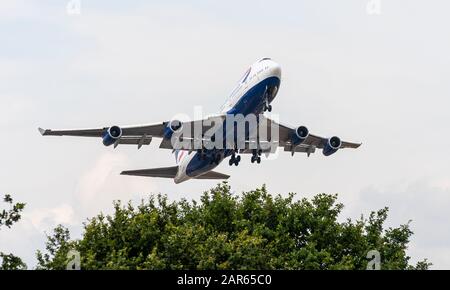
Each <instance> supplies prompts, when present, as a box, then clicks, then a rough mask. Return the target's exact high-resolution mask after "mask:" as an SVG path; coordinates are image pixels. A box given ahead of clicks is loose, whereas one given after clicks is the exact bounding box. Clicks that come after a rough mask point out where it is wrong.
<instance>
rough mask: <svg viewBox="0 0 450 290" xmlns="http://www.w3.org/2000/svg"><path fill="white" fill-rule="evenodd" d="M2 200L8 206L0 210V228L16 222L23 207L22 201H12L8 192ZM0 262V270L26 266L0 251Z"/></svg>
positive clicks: (19, 268)
mask: <svg viewBox="0 0 450 290" xmlns="http://www.w3.org/2000/svg"><path fill="white" fill-rule="evenodd" d="M3 201H4V203H6V205H7V207H9V208H8V209H3V210H2V211H0V230H1V228H2V226H6V227H8V228H11V226H12V225H13V224H14V223H16V222H18V221H19V220H20V218H21V212H22V211H23V209H24V208H25V204H24V203H14V201H13V199H12V197H11V195H9V194H6V195H5V197H4V198H3ZM0 262H1V264H0V270H23V269H26V268H27V266H26V265H25V263H24V262H23V261H22V260H21V259H20V258H19V257H16V256H14V255H13V254H5V253H3V252H0Z"/></svg>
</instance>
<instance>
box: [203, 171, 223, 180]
mask: <svg viewBox="0 0 450 290" xmlns="http://www.w3.org/2000/svg"><path fill="white" fill-rule="evenodd" d="M228 178H230V176H229V175H226V174H223V173H220V172H216V171H208V172H206V173H205V174H202V175H200V176H198V177H196V178H195V179H228Z"/></svg>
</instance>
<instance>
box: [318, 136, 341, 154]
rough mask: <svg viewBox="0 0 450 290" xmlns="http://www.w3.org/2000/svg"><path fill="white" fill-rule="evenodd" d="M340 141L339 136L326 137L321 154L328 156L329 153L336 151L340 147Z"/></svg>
mask: <svg viewBox="0 0 450 290" xmlns="http://www.w3.org/2000/svg"><path fill="white" fill-rule="evenodd" d="M341 145H342V142H341V139H339V137H336V136H334V137H331V138H330V139H328V141H327V144H326V145H325V147H323V151H322V153H323V155H325V156H330V155H331V154H334V153H336V151H338V150H339V148H341Z"/></svg>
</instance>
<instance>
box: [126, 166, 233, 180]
mask: <svg viewBox="0 0 450 290" xmlns="http://www.w3.org/2000/svg"><path fill="white" fill-rule="evenodd" d="M177 172H178V166H172V167H162V168H152V169H141V170H130V171H123V172H122V173H121V175H132V176H145V177H162V178H175V176H176V175H177ZM228 178H230V176H229V175H226V174H223V173H219V172H215V171H209V172H206V173H205V174H202V175H200V176H198V177H195V179H228Z"/></svg>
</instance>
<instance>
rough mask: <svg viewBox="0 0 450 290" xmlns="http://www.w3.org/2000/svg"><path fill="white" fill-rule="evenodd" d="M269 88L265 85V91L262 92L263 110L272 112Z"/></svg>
mask: <svg viewBox="0 0 450 290" xmlns="http://www.w3.org/2000/svg"><path fill="white" fill-rule="evenodd" d="M269 95H270V92H269V89H268V88H267V87H266V91H265V92H264V112H265V111H269V112H272V105H270V104H269Z"/></svg>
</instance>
